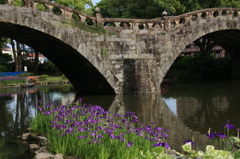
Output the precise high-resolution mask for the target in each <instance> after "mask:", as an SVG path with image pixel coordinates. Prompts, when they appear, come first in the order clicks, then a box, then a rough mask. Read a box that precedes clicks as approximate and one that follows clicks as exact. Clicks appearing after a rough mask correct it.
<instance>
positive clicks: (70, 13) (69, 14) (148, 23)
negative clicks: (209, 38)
mask: <svg viewBox="0 0 240 159" xmlns="http://www.w3.org/2000/svg"><path fill="white" fill-rule="evenodd" d="M22 1H23V3H24V7H32V8H34V9H37V5H39V4H41V5H43V6H44V7H45V8H46V10H45V11H46V12H52V10H53V9H54V8H57V9H59V10H60V11H61V15H62V16H63V17H64V18H66V19H71V20H75V21H79V22H82V23H87V22H86V20H87V19H88V21H89V20H90V21H92V22H91V24H89V23H87V24H89V25H92V26H96V25H97V24H100V25H103V26H104V27H105V28H106V29H110V30H118V29H120V30H123V29H128V30H135V31H137V30H164V31H169V30H175V29H176V28H178V27H181V26H183V25H185V24H186V23H189V22H192V21H199V20H200V21H201V20H207V19H208V18H213V17H215V18H217V17H226V18H228V19H229V18H230V19H231V18H236V17H238V16H239V15H240V9H239V8H208V9H203V10H197V11H192V12H188V13H185V14H182V15H179V16H164V17H161V18H155V19H127V18H102V16H101V13H100V9H97V10H96V17H94V16H91V15H88V14H86V13H83V12H81V11H78V10H75V9H72V8H70V7H66V6H63V5H60V4H57V3H52V2H49V1H45V0H22ZM7 4H8V5H13V0H7ZM74 16H75V18H74ZM76 17H77V18H76Z"/></svg>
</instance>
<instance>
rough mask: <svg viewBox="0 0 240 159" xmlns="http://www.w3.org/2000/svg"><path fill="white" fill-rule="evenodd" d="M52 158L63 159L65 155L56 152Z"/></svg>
mask: <svg viewBox="0 0 240 159" xmlns="http://www.w3.org/2000/svg"><path fill="white" fill-rule="evenodd" d="M52 158H53V159H63V155H62V154H56V155H54V156H53V157H52Z"/></svg>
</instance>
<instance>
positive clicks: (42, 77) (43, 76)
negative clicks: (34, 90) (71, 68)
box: [39, 74, 48, 81]
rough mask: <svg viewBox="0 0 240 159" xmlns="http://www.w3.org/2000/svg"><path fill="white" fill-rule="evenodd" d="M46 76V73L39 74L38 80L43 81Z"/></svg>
mask: <svg viewBox="0 0 240 159" xmlns="http://www.w3.org/2000/svg"><path fill="white" fill-rule="evenodd" d="M47 78H48V75H46V74H44V75H40V76H39V80H40V81H45V80H47Z"/></svg>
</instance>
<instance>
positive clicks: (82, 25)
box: [61, 20, 106, 35]
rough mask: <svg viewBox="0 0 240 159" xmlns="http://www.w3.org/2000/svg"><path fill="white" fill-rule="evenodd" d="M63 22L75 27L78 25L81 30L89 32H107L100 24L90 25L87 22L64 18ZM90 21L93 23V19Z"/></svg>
mask: <svg viewBox="0 0 240 159" xmlns="http://www.w3.org/2000/svg"><path fill="white" fill-rule="evenodd" d="M61 23H63V24H68V25H71V26H74V27H78V28H80V29H81V30H85V31H87V32H89V33H98V34H100V35H101V34H105V33H106V30H105V29H104V28H103V27H102V26H100V25H97V26H89V25H88V24H86V23H81V22H79V21H72V20H64V21H61ZM88 23H91V20H90V21H89V22H88Z"/></svg>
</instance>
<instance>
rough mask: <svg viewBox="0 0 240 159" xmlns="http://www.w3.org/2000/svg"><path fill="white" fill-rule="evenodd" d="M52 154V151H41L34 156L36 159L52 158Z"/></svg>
mask: <svg viewBox="0 0 240 159" xmlns="http://www.w3.org/2000/svg"><path fill="white" fill-rule="evenodd" d="M51 156H52V154H51V153H50V152H41V153H38V154H36V156H34V159H50V157H51Z"/></svg>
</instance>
